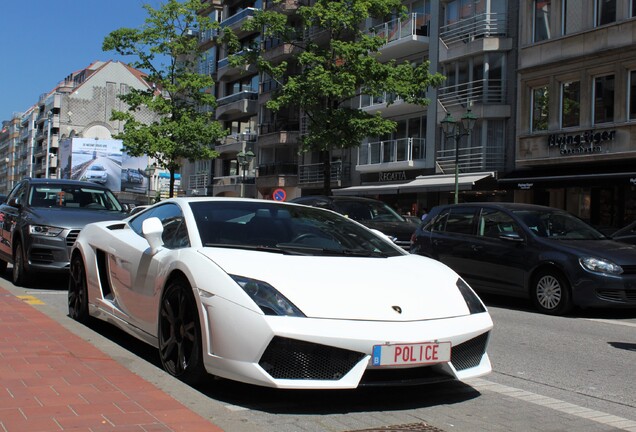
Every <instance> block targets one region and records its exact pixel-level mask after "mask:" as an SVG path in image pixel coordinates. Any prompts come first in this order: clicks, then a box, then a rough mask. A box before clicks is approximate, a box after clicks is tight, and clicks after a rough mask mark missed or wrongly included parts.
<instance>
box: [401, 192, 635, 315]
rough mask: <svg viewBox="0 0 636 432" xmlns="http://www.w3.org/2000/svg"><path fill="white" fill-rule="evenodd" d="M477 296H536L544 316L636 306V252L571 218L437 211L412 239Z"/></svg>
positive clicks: (461, 207) (469, 209) (476, 209)
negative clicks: (455, 274) (590, 308)
mask: <svg viewBox="0 0 636 432" xmlns="http://www.w3.org/2000/svg"><path fill="white" fill-rule="evenodd" d="M411 253H417V254H420V255H425V256H428V257H431V258H434V259H437V260H439V261H441V262H443V263H444V264H446V265H448V266H449V267H451V268H452V269H454V270H455V271H457V272H458V273H459V274H460V275H462V277H464V278H465V279H466V281H467V282H468V283H469V284H470V285H471V286H472V287H473V288H474V289H475V290H477V291H480V292H484V293H494V294H503V295H509V296H515V297H525V298H530V299H531V300H532V302H533V303H534V304H535V306H536V307H537V309H538V310H539V311H541V312H543V313H546V314H553V315H562V314H565V313H567V312H568V311H569V310H570V309H571V308H572V307H573V306H579V307H598V306H601V307H608V306H609V307H636V246H633V245H628V244H625V243H620V242H617V241H614V240H612V239H610V238H608V237H606V236H605V235H604V234H602V233H601V232H599V231H598V230H596V229H595V228H593V227H592V226H590V225H589V224H587V223H586V222H584V221H582V220H581V219H579V218H577V217H575V216H573V215H572V214H570V213H568V212H566V211H563V210H559V209H555V208H550V207H543V206H537V205H531V204H517V203H469V204H455V205H446V206H438V207H435V208H433V209H432V210H431V212H430V214H429V217H428V218H427V221H426V224H424V225H423V226H421V227H419V228H418V229H417V231H416V232H415V233H414V234H413V237H412V240H411Z"/></svg>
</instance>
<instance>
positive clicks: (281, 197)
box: [272, 188, 287, 201]
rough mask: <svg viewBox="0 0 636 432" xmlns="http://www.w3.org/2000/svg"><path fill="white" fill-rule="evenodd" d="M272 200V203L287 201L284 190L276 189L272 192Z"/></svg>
mask: <svg viewBox="0 0 636 432" xmlns="http://www.w3.org/2000/svg"><path fill="white" fill-rule="evenodd" d="M272 198H274V201H285V200H286V199H287V192H285V189H280V188H279V189H276V190H275V191H274V192H272Z"/></svg>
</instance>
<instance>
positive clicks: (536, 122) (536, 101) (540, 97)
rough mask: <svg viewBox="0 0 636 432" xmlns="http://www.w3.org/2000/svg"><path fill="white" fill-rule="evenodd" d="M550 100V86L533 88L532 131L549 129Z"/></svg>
mask: <svg viewBox="0 0 636 432" xmlns="http://www.w3.org/2000/svg"><path fill="white" fill-rule="evenodd" d="M549 102H550V97H549V94H548V86H543V87H536V88H533V89H532V117H531V119H530V121H531V125H530V130H531V131H532V132H536V131H545V130H548V107H549Z"/></svg>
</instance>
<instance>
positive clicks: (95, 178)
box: [82, 164, 108, 184]
mask: <svg viewBox="0 0 636 432" xmlns="http://www.w3.org/2000/svg"><path fill="white" fill-rule="evenodd" d="M82 180H86V181H89V182H95V183H100V184H105V183H106V182H107V181H108V172H107V171H106V168H104V165H100V164H93V165H91V166H90V167H89V168H88V169H87V170H86V172H85V173H84V176H83V179H82Z"/></svg>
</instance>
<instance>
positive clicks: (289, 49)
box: [261, 39, 301, 64]
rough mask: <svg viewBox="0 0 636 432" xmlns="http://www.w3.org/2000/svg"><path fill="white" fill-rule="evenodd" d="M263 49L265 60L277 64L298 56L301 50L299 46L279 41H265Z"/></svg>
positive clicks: (262, 45)
mask: <svg viewBox="0 0 636 432" xmlns="http://www.w3.org/2000/svg"><path fill="white" fill-rule="evenodd" d="M261 47H262V50H263V51H262V54H263V59H264V60H266V61H269V62H272V63H275V64H277V63H280V62H282V61H283V60H285V59H288V58H289V57H292V56H294V55H296V54H298V53H299V52H300V50H301V48H300V47H299V46H297V45H293V44H291V43H283V42H282V41H280V40H277V39H274V40H268V41H264V42H263V43H262V44H261Z"/></svg>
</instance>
